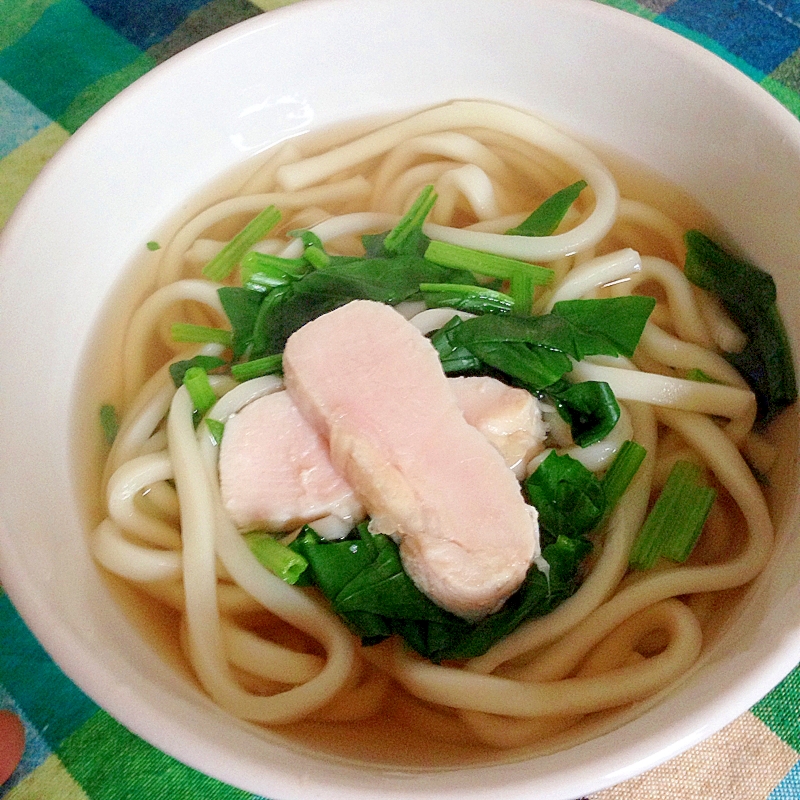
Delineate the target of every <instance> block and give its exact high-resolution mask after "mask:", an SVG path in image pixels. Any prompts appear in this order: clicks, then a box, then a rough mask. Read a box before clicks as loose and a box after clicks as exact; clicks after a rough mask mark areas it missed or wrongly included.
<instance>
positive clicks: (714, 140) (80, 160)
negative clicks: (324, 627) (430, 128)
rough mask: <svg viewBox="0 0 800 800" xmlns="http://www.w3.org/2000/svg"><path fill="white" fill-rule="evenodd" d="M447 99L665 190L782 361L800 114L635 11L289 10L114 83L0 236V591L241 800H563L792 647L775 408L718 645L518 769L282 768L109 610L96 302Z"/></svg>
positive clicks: (532, 5) (710, 719)
mask: <svg viewBox="0 0 800 800" xmlns="http://www.w3.org/2000/svg"><path fill="white" fill-rule="evenodd" d="M265 54H269V55H268V57H265ZM432 76H434V77H433V78H432ZM452 98H487V99H493V100H497V101H500V102H505V103H508V104H510V105H513V106H516V107H519V108H523V109H529V110H531V111H534V112H535V113H538V114H539V115H541V116H543V117H545V118H547V119H549V120H551V121H552V122H554V123H556V124H559V125H562V126H564V127H565V128H567V129H569V130H570V131H573V132H575V133H577V134H578V135H580V136H581V137H582V138H585V139H586V140H588V141H593V142H597V143H598V144H600V145H601V146H603V147H608V148H613V149H614V150H617V151H620V152H623V153H625V154H626V155H628V156H630V157H632V158H633V159H635V160H637V161H639V162H641V163H643V164H645V165H647V166H648V167H649V168H652V169H654V170H656V171H658V172H659V173H661V174H662V175H663V176H664V177H665V178H666V179H668V180H669V181H671V182H674V183H675V184H677V185H679V186H680V187H682V188H683V189H684V190H686V191H687V192H688V193H689V194H690V195H692V196H693V197H695V198H696V199H697V200H698V201H699V202H700V204H701V205H703V206H704V207H705V208H706V209H708V211H709V212H711V214H712V215H713V216H714V217H715V218H716V219H717V220H718V221H719V223H720V224H721V226H722V228H723V229H724V230H725V231H727V232H728V233H729V235H730V237H731V242H733V243H735V245H736V246H737V247H738V248H739V249H740V250H741V251H742V252H743V253H744V254H745V255H747V256H749V257H750V258H752V259H753V260H754V261H755V262H756V263H758V264H760V265H762V266H763V267H765V268H766V269H768V270H769V271H770V272H772V274H773V275H774V276H775V278H776V281H777V284H778V291H779V298H780V304H781V308H782V311H783V313H784V317H785V319H786V321H787V326H788V328H789V334H790V337H791V339H792V341H793V342H794V343H795V351H796V352H800V346H799V345H798V343H800V308H799V307H798V299H797V298H800V273H798V271H797V270H796V269H795V268H794V267H795V264H796V259H797V254H798V252H800V226H797V224H796V220H797V219H798V215H799V214H800V195H798V192H797V188H796V187H797V186H798V185H800V123H798V122H797V120H796V119H794V118H793V117H792V116H791V115H790V114H789V113H788V112H787V111H785V110H784V109H783V108H782V107H780V106H779V104H778V103H777V102H776V101H775V100H773V99H772V98H770V97H769V96H768V95H767V94H766V93H765V92H763V91H762V90H761V89H760V88H758V87H757V86H756V85H755V84H753V83H752V82H750V80H749V79H747V78H745V77H744V76H742V75H741V74H739V73H738V72H736V71H735V70H734V69H733V68H732V67H730V66H728V65H726V64H724V63H723V62H721V61H719V60H718V59H717V58H716V57H714V56H712V55H710V54H709V53H707V52H705V51H703V50H701V49H700V48H699V47H697V46H695V45H693V44H691V43H689V42H687V41H684V40H683V39H681V38H679V37H678V36H677V35H675V34H673V33H670V32H668V31H666V30H663V29H661V28H658V27H657V26H655V25H652V24H650V23H649V22H646V21H643V20H641V19H638V18H636V17H634V16H632V15H628V14H625V13H623V12H619V11H616V10H614V9H611V8H608V7H606V6H600V5H598V4H596V3H593V2H589V0H529V1H528V2H526V3H518V2H514V1H513V0H495V2H493V3H492V4H491V6H488V5H487V4H485V3H481V2H479V1H478V0H475V1H473V0H439V1H438V2H436V3H430V2H429V1H428V0H382V2H380V3H376V2H370V0H337V1H336V2H317V1H316V0H306V2H304V3H301V4H299V5H297V6H294V7H292V8H289V9H284V10H281V11H277V12H271V13H270V14H268V15H265V16H263V17H258V18H255V19H253V20H250V21H248V22H245V23H242V24H241V25H238V26H236V27H235V28H233V29H230V30H228V31H225V32H223V33H221V34H218V35H216V36H214V37H212V38H211V39H209V40H207V41H205V42H202V43H201V44H199V45H197V46H195V47H193V48H191V49H190V50H189V51H186V52H184V53H181V54H179V55H178V56H176V57H174V58H173V59H171V60H170V61H169V62H167V63H166V64H164V65H162V66H161V67H158V68H157V69H155V70H153V72H151V73H150V74H148V75H146V76H145V77H144V78H142V79H140V80H139V81H137V83H136V84H134V85H133V86H132V87H130V88H129V89H128V90H126V91H125V92H123V93H122V94H121V95H120V96H119V97H118V98H116V99H115V100H114V101H112V102H111V103H110V104H109V105H108V106H107V107H106V108H104V109H103V110H102V111H100V112H99V113H98V114H97V115H96V116H95V117H93V118H92V119H91V120H90V121H89V122H88V123H86V125H85V126H84V127H83V128H82V129H81V130H80V131H79V132H78V134H76V135H75V136H74V137H73V138H72V140H71V141H70V142H68V144H67V145H66V146H65V147H64V148H63V149H62V151H61V152H60V153H59V154H58V155H57V156H56V157H55V158H54V159H53V160H52V162H51V163H50V164H49V165H48V167H47V168H46V169H45V171H44V172H43V174H42V176H41V178H40V179H39V180H38V181H37V183H36V184H35V186H34V187H33V188H32V189H31V191H30V192H29V193H28V195H26V197H25V198H24V199H23V201H22V203H21V204H20V206H19V209H18V211H17V212H16V214H15V215H14V217H13V218H12V220H11V221H10V222H9V224H8V226H7V229H6V231H5V233H4V237H3V239H2V244H1V245H0V297H2V304H3V314H2V317H0V376H2V381H3V386H4V391H3V393H2V396H0V449H1V450H2V452H3V454H4V457H3V460H2V463H0V553H2V562H1V563H0V567H1V568H2V572H1V573H0V577H2V581H3V584H4V586H5V587H6V588H7V590H8V592H9V594H10V596H11V598H12V599H13V601H14V603H15V604H16V606H17V607H18V608H19V610H20V612H21V613H22V615H23V616H24V618H25V620H26V621H27V623H28V624H29V625H30V627H31V628H32V630H33V631H34V633H35V634H36V635H37V636H38V638H39V639H40V640H41V641H42V643H43V644H44V646H45V647H46V648H47V649H48V651H49V652H50V653H51V654H52V655H53V657H54V658H55V659H56V661H57V662H58V663H59V664H60V665H61V666H62V668H63V669H64V670H65V671H66V673H67V674H68V675H69V676H70V677H71V678H72V679H73V680H74V681H75V682H76V683H77V684H78V685H79V686H81V688H83V689H84V690H85V691H86V692H87V693H88V694H89V695H90V696H91V697H92V698H93V699H95V700H96V701H97V702H98V703H99V704H100V705H102V706H103V707H105V708H106V709H107V710H108V711H109V712H110V713H111V714H112V715H114V716H115V717H116V718H117V719H119V720H120V721H121V722H123V723H124V724H125V725H127V726H128V727H129V728H131V729H132V730H133V731H134V732H136V733H138V734H139V735H141V736H142V737H144V738H145V739H147V740H148V741H150V742H152V743H153V744H155V745H156V746H158V747H160V748H161V749H163V750H165V751H167V752H169V753H170V754H172V755H174V756H176V757H177V758H179V759H181V760H182V761H184V762H186V763H188V764H190V765H191V766H193V767H195V768H198V769H201V770H203V771H205V772H207V773H209V774H211V775H214V776H216V777H218V778H220V779H222V780H225V781H227V782H230V783H233V784H236V785H238V786H240V787H242V788H244V789H247V790H249V791H253V792H256V793H259V794H266V795H268V796H273V797H276V798H287V799H288V798H300V797H309V796H314V797H319V798H323V797H324V798H345V797H346V798H360V797H363V798H366V797H371V798H375V797H384V796H385V797H408V796H412V795H424V796H426V797H441V798H444V797H457V796H459V797H461V796H464V794H465V793H466V794H468V795H469V796H471V797H484V796H485V797H493V798H497V797H515V796H516V797H519V796H529V795H533V794H535V795H536V796H538V797H542V798H563V799H564V800H567V798H571V797H575V796H578V795H580V794H584V793H587V792H589V791H593V790H597V789H599V788H601V787H603V786H606V785H610V784H612V783H615V782H618V781H620V780H623V779H625V778H627V777H630V776H631V775H633V774H636V773H637V772H639V771H642V770H644V769H647V768H649V767H652V766H655V765H656V764H657V763H659V762H660V761H662V760H664V759H666V758H668V757H670V756H672V755H675V754H677V753H678V752H680V751H682V750H683V749H685V748H686V747H688V746H690V745H691V744H693V743H695V742H697V741H698V740H700V739H701V738H703V737H705V736H707V735H710V734H711V733H713V732H714V731H716V730H717V729H719V728H720V727H722V726H723V725H724V724H725V723H727V722H729V721H731V720H732V719H733V718H735V717H736V716H737V715H738V714H740V713H742V712H744V711H745V710H746V709H747V708H748V707H749V706H750V705H752V704H753V703H754V702H755V701H756V700H757V699H758V698H759V697H761V696H762V695H763V694H764V693H766V692H767V691H768V690H769V689H770V688H771V687H772V686H774V685H775V684H776V683H777V682H778V681H779V680H780V678H781V677H783V676H784V675H785V674H786V673H787V672H788V671H789V670H790V669H791V668H792V667H793V666H794V665H795V663H796V660H797V655H796V653H797V652H800V650H799V649H798V644H800V624H798V623H800V611H798V610H796V604H790V603H786V602H785V600H784V598H785V597H787V596H789V595H795V596H796V593H797V590H798V585H799V584H800V575H798V573H797V571H796V570H793V568H792V564H794V563H796V556H797V555H798V554H799V553H798V552H797V551H798V548H800V545H798V543H797V539H798V537H796V536H795V534H796V528H797V522H796V520H797V519H798V515H797V500H796V496H797V475H796V461H797V437H796V436H795V429H796V425H795V424H794V422H795V420H794V418H791V419H789V420H787V421H786V422H785V423H784V427H785V431H784V432H783V434H782V435H781V437H780V441H781V442H782V451H781V458H782V462H783V467H782V470H781V475H782V478H781V481H779V482H778V484H777V485H776V487H775V489H776V501H775V508H776V514H777V517H778V523H779V524H778V528H779V531H780V535H781V543H780V547H779V552H778V553H777V554H776V558H775V559H774V560H773V562H772V563H771V565H770V567H769V569H768V571H767V573H766V574H764V575H763V576H762V577H761V578H760V579H759V581H758V584H757V586H756V587H754V590H753V591H752V592H751V596H750V599H749V601H748V603H747V605H746V607H745V608H744V610H743V613H742V614H741V617H740V619H739V620H738V621H737V626H736V628H735V630H732V631H729V632H728V633H726V635H725V636H723V637H722V639H721V640H720V641H719V643H718V645H717V647H716V648H715V650H714V652H713V654H712V657H711V658H708V659H706V660H705V661H704V663H703V664H702V665H701V666H700V667H699V668H698V669H696V670H695V671H694V672H693V673H692V675H691V676H690V677H689V678H688V679H687V680H685V681H684V682H683V683H682V685H681V687H680V689H679V691H675V692H672V693H670V694H669V695H668V696H667V697H665V698H664V699H663V700H662V701H661V702H660V703H659V704H658V705H656V706H655V707H654V708H652V709H651V710H650V711H648V712H647V713H645V714H644V715H642V716H641V717H639V718H637V719H635V720H633V721H632V722H630V723H629V724H627V725H625V726H624V727H622V728H620V729H618V730H616V731H614V732H612V733H610V734H607V735H605V736H602V737H600V738H599V739H596V740H594V741H591V742H588V743H586V744H584V745H580V746H579V747H577V748H575V749H574V750H572V751H570V752H568V753H557V754H554V755H550V756H546V757H541V758H537V759H536V760H535V762H523V763H518V764H511V765H505V766H502V767H492V766H489V767H481V768H472V769H463V770H459V771H456V772H453V771H440V772H437V771H431V770H423V771H419V772H414V771H389V770H381V769H376V768H374V767H369V766H364V765H361V766H358V765H354V764H352V763H349V762H345V761H341V760H336V759H329V758H322V757H317V756H315V755H314V754H313V753H310V752H307V751H302V752H293V753H292V754H291V755H290V756H287V753H286V749H285V745H284V744H283V742H282V739H281V737H280V736H279V735H278V734H277V733H273V732H270V731H264V730H261V729H258V728H256V727H254V726H251V725H249V724H246V723H243V722H240V721H238V720H235V719H232V718H231V717H229V716H228V715H227V714H225V713H224V712H222V711H221V710H219V709H218V708H216V707H215V706H214V705H213V703H211V701H210V700H208V699H207V698H206V697H205V696H204V695H203V694H202V693H201V692H200V690H199V689H198V688H197V686H196V685H195V683H194V682H193V680H192V679H191V678H190V677H189V676H187V675H186V674H184V673H182V672H180V671H177V670H175V669H174V668H173V667H171V666H170V665H169V663H167V662H165V660H164V659H163V658H162V657H161V655H160V654H159V653H157V652H156V651H155V650H154V649H153V648H152V647H151V646H150V645H149V644H148V642H147V641H145V639H143V638H142V637H141V636H140V634H139V632H138V629H137V627H136V625H135V624H134V623H133V622H132V621H131V619H130V618H129V617H128V616H127V615H126V614H125V613H124V612H123V611H122V610H121V609H120V607H119V605H118V604H117V603H116V602H114V599H113V598H112V595H111V593H110V591H109V588H108V585H107V583H106V582H105V581H104V580H102V579H101V577H100V576H99V574H98V572H97V570H96V568H95V567H94V565H93V563H92V561H91V559H90V557H89V554H88V551H87V547H86V539H85V530H84V528H85V519H86V514H85V504H86V502H87V499H86V492H87V488H86V484H87V481H88V480H89V479H90V476H91V475H92V474H93V469H94V466H93V463H92V460H91V458H90V457H89V454H88V452H87V449H86V446H85V442H86V441H88V440H89V439H88V437H92V436H94V433H93V432H90V431H91V426H93V425H94V419H93V418H92V419H89V418H88V416H87V413H86V404H85V403H82V402H81V398H82V397H83V396H85V394H86V393H87V392H90V393H91V392H93V391H94V388H93V387H94V386H96V385H97V384H98V383H99V382H101V378H102V376H98V370H97V369H94V368H93V367H94V366H95V365H93V364H92V363H85V362H84V359H85V357H86V355H85V354H86V353H87V352H92V351H93V348H94V347H95V344H94V343H93V342H92V340H91V339H92V335H93V333H94V332H95V331H96V330H97V329H98V326H100V327H102V325H105V324H106V323H107V321H108V318H118V319H120V320H121V319H124V314H125V309H124V307H125V303H124V302H123V304H122V307H119V306H115V307H113V308H112V307H111V306H109V305H108V300H109V298H110V297H112V296H119V294H120V292H122V291H123V289H124V288H125V287H127V286H130V285H131V284H130V279H129V278H126V277H125V276H126V275H127V273H128V271H129V269H130V266H131V264H132V263H133V262H134V261H136V260H137V258H138V256H137V254H140V253H141V251H142V244H143V243H144V242H147V241H148V240H150V239H152V238H153V236H154V234H155V233H156V232H159V231H160V230H161V229H162V227H163V224H164V221H165V220H168V219H170V218H172V217H174V216H175V215H176V214H179V213H180V212H181V211H182V210H183V209H184V208H185V204H186V202H187V198H192V197H194V196H196V195H197V194H198V193H199V192H200V191H201V190H202V189H204V188H205V187H206V186H208V185H209V183H211V182H213V181H214V180H215V179H217V178H218V177H219V176H222V175H224V174H226V173H227V172H228V171H230V170H232V169H234V168H235V167H236V166H237V165H240V164H241V163H242V162H243V161H244V160H246V159H248V158H249V157H251V156H253V155H255V154H257V153H259V152H262V151H263V150H264V149H266V148H268V147H270V146H271V145H273V144H276V143H277V142H280V141H282V140H284V139H286V138H288V137H292V136H295V135H298V134H301V133H303V132H306V131H309V130H317V129H320V128H323V127H327V126H329V125H332V124H334V123H337V122H341V121H343V120H349V119H357V118H360V117H365V116H374V115H376V114H383V113H396V112H400V111H407V110H411V109H415V108H420V107H423V106H428V105H433V104H436V103H441V102H444V101H446V100H449V99H452ZM101 318H102V319H106V322H103V323H101ZM50 330H53V331H57V335H56V336H47V335H43V332H44V331H48V332H49V331H50ZM782 600H784V602H781V601H782Z"/></svg>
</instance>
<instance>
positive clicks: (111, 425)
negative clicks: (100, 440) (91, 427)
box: [100, 403, 119, 446]
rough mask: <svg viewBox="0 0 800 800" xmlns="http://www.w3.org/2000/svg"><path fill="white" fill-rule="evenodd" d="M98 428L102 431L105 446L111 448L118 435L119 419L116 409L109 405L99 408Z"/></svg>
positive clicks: (105, 404)
mask: <svg viewBox="0 0 800 800" xmlns="http://www.w3.org/2000/svg"><path fill="white" fill-rule="evenodd" d="M100 427H101V428H102V429H103V436H104V438H105V440H106V444H107V445H109V446H111V445H112V444H114V439H116V438H117V433H119V418H118V417H117V409H116V408H114V406H113V405H111V404H110V403H104V404H103V405H102V406H100Z"/></svg>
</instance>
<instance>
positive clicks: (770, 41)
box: [662, 0, 800, 74]
mask: <svg viewBox="0 0 800 800" xmlns="http://www.w3.org/2000/svg"><path fill="white" fill-rule="evenodd" d="M662 17H663V18H664V19H665V20H671V21H674V22H677V23H679V24H681V25H683V26H685V27H686V28H689V29H691V30H694V31H697V32H698V33H700V34H703V35H704V36H707V37H709V38H711V39H714V40H716V41H717V42H719V44H720V45H722V47H724V48H725V49H726V50H727V51H728V52H729V53H732V54H733V55H734V56H738V57H739V58H741V59H743V60H744V61H746V62H747V63H748V64H750V65H752V66H753V67H755V68H756V69H758V70H761V71H762V72H763V73H764V74H769V73H770V72H772V70H774V69H775V68H776V67H777V66H778V65H779V64H780V63H781V62H782V61H785V60H786V59H787V58H788V57H789V56H790V55H791V54H792V53H793V52H794V51H795V50H797V49H798V48H799V47H800V0H677V2H675V3H673V4H672V5H671V6H670V7H669V8H668V9H666V11H665V12H664V13H663V15H662Z"/></svg>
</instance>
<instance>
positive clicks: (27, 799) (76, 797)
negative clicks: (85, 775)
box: [5, 755, 89, 800]
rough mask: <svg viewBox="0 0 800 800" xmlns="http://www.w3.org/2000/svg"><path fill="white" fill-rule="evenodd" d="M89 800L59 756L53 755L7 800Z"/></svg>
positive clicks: (13, 791) (19, 785) (17, 786)
mask: <svg viewBox="0 0 800 800" xmlns="http://www.w3.org/2000/svg"><path fill="white" fill-rule="evenodd" d="M45 797H57V798H58V800H89V796H88V795H87V794H86V792H84V791H83V789H81V787H80V786H79V785H78V784H77V783H76V782H75V779H74V778H73V777H72V776H71V775H70V774H69V772H67V768H66V767H65V766H64V765H63V764H62V763H61V760H60V759H59V757H58V756H57V755H52V756H50V757H49V758H48V759H46V760H45V761H44V762H43V763H42V764H40V765H39V766H38V767H37V768H36V769H35V770H34V771H33V772H31V774H30V775H27V776H26V777H25V778H23V779H22V780H21V781H20V782H19V783H18V784H17V785H16V786H15V787H14V788H13V789H12V790H11V791H10V792H9V793H8V794H7V795H6V796H5V800H42V798H45Z"/></svg>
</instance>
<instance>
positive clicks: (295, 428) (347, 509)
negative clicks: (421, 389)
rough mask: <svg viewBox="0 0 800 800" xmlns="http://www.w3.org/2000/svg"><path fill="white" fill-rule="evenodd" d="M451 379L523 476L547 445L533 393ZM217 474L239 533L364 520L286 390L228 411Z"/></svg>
mask: <svg viewBox="0 0 800 800" xmlns="http://www.w3.org/2000/svg"><path fill="white" fill-rule="evenodd" d="M447 380H448V385H449V386H450V388H451V389H452V390H453V392H454V393H455V398H456V402H457V403H458V406H459V408H460V409H461V411H462V413H463V414H464V419H466V421H467V422H468V423H469V424H470V425H472V426H473V427H474V428H477V429H478V430H479V431H480V432H481V433H482V434H483V435H484V436H485V437H486V438H487V440H488V441H489V442H490V443H491V444H492V446H493V447H494V448H495V449H496V450H497V451H498V452H499V453H500V455H502V456H503V458H504V460H505V462H506V465H507V466H508V467H509V468H510V469H512V470H514V473H515V474H516V476H517V478H519V479H520V480H521V479H522V478H524V477H525V473H526V468H527V464H528V462H529V461H530V459H531V458H533V456H535V455H536V454H537V453H539V452H541V451H542V450H543V448H544V438H545V433H546V431H545V426H544V424H543V422H542V413H541V410H540V407H539V403H538V401H537V400H536V398H535V397H533V395H531V394H530V393H529V392H526V391H525V390H524V389H516V388H514V387H512V386H507V385H506V384H504V383H501V382H500V381H498V380H496V379H495V378H489V377H469V378H448V379H447ZM219 476H220V488H221V491H222V499H223V504H224V506H225V508H226V510H227V511H228V513H229V514H230V516H231V519H233V521H234V523H235V524H236V526H237V527H238V528H239V529H240V530H255V529H259V530H268V531H275V532H279V531H290V530H292V529H294V528H298V527H300V526H301V525H306V524H309V523H313V525H314V530H315V531H316V532H317V533H318V534H319V535H320V536H322V537H323V538H326V539H341V538H344V537H345V536H346V535H347V534H348V533H349V532H350V531H351V530H352V528H353V526H354V525H355V524H356V523H358V522H360V521H361V520H362V519H363V518H364V510H363V508H362V507H361V504H360V503H359V502H358V500H357V499H356V497H355V494H354V493H353V490H352V488H351V487H350V485H349V484H348V483H347V481H345V480H344V478H342V477H341V476H340V475H339V473H338V472H336V470H335V469H334V468H333V465H332V464H331V461H330V454H329V453H328V443H327V442H326V441H325V440H323V439H322V437H321V436H320V435H319V433H317V431H316V430H315V429H314V428H313V427H312V426H311V425H310V424H309V423H308V422H307V421H306V419H305V417H304V416H303V415H302V414H301V413H300V412H299V411H298V409H297V406H296V405H295V404H294V401H293V400H292V399H291V398H290V397H289V394H288V392H285V391H277V392H273V393H272V394H268V395H265V396H263V397H259V398H258V399H256V400H253V401H252V402H251V403H248V405H246V406H245V407H244V408H243V409H242V410H241V411H239V412H237V413H236V414H233V415H231V417H230V418H229V419H228V422H227V423H226V426H225V436H224V438H223V439H222V445H221V447H220V456H219Z"/></svg>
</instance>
